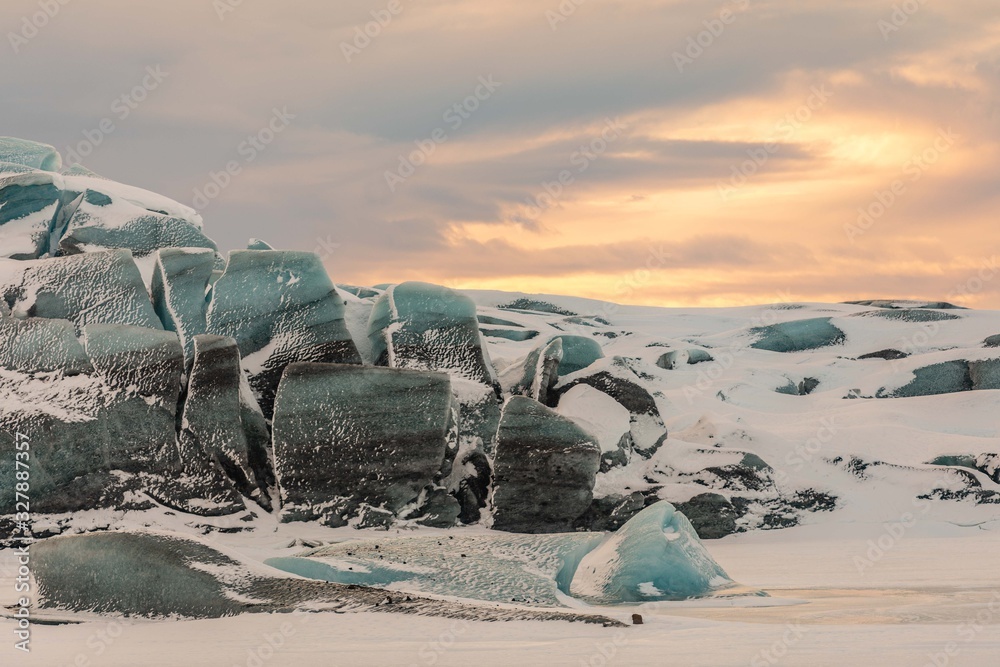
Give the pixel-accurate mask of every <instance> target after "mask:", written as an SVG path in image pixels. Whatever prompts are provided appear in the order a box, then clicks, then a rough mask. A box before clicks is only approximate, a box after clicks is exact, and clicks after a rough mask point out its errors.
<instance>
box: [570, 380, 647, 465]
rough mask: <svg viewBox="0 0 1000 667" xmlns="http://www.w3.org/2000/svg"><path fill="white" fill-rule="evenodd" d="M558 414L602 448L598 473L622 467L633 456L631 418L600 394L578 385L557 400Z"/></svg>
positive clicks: (611, 400)
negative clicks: (587, 434) (576, 425)
mask: <svg viewBox="0 0 1000 667" xmlns="http://www.w3.org/2000/svg"><path fill="white" fill-rule="evenodd" d="M557 412H558V413H559V414H561V415H563V416H564V417H568V418H570V419H572V420H573V421H574V422H576V423H577V424H578V425H579V426H580V427H581V428H583V430H585V431H586V432H587V433H590V434H591V435H592V436H594V438H595V439H596V440H597V444H599V445H600V446H601V470H602V471H607V470H610V469H611V468H612V467H614V466H621V465H625V464H626V463H628V461H629V456H630V454H631V453H632V435H631V428H632V415H631V414H630V413H629V411H628V410H627V409H625V406H623V405H622V404H621V403H619V402H618V401H616V400H615V399H613V398H611V397H610V396H608V395H607V394H605V393H604V392H603V391H598V390H597V389H594V388H593V387H591V386H588V385H585V384H578V385H576V386H574V387H573V388H572V389H570V390H569V391H567V392H566V393H565V394H563V395H562V396H561V397H560V399H559V407H558V408H557Z"/></svg>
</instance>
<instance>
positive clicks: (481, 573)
mask: <svg viewBox="0 0 1000 667" xmlns="http://www.w3.org/2000/svg"><path fill="white" fill-rule="evenodd" d="M267 564H268V565H271V566H272V567H276V568H278V569H280V570H284V571H286V572H291V573H293V574H298V575H300V576H304V577H308V578H310V579H320V580H323V581H334V582H339V583H344V584H358V585H363V586H380V587H384V588H391V589H396V590H404V591H411V592H416V593H432V594H437V595H453V596H456V597H461V598H468V599H475V600H486V601H490V602H507V603H511V602H513V603H518V604H524V605H534V606H560V605H563V604H564V603H565V602H566V596H573V597H578V598H582V599H584V600H586V601H587V602H591V603H595V604H618V603H625V602H645V601H656V600H678V599H686V598H690V597H699V596H704V595H709V594H711V593H713V592H714V591H716V590H719V589H722V588H726V587H730V586H733V582H732V580H730V579H729V577H728V576H727V575H726V573H725V571H723V569H722V568H721V567H720V566H719V565H718V564H717V563H716V562H715V561H714V560H713V559H712V557H711V556H710V555H709V554H708V552H707V551H706V550H705V548H704V546H703V545H702V544H701V542H700V541H699V539H698V537H697V535H695V533H694V530H693V529H692V528H691V524H690V523H689V522H688V521H687V519H685V518H684V516H683V515H682V514H680V513H679V512H676V511H675V510H674V507H673V506H672V505H670V504H669V503H666V502H660V503H657V504H656V505H653V506H651V507H649V508H647V509H645V510H643V511H642V512H640V513H639V514H638V515H636V516H635V517H633V518H632V520H631V521H629V522H628V523H626V524H625V525H624V526H623V527H622V528H621V529H620V530H619V531H618V532H617V533H613V534H605V533H563V534H555V535H517V534H497V533H489V534H479V535H463V534H461V533H459V534H449V535H442V536H439V537H403V538H391V539H383V540H357V541H351V542H343V543H339V544H334V545H330V546H325V547H320V548H318V549H312V550H309V551H306V552H304V553H302V554H300V555H298V556H295V557H290V558H272V559H270V560H268V561H267Z"/></svg>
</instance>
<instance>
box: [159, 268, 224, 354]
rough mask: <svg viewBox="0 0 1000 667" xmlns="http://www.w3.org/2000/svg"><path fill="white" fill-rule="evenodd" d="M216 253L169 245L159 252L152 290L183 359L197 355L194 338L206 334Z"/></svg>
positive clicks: (162, 318)
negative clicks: (182, 350) (179, 342)
mask: <svg viewBox="0 0 1000 667" xmlns="http://www.w3.org/2000/svg"><path fill="white" fill-rule="evenodd" d="M214 264H215V252H213V251H212V250H209V249H187V248H166V249H163V250H160V251H159V252H157V257H156V266H155V268H154V270H153V278H152V285H151V291H152V295H153V307H154V308H155V309H156V314H157V315H158V316H159V318H160V321H161V322H162V323H163V327H164V328H165V329H166V330H167V331H174V332H176V333H177V336H178V337H179V338H180V340H181V344H182V345H183V346H184V358H185V359H186V360H187V363H188V365H190V363H191V360H192V359H193V358H194V337H195V336H197V335H199V334H203V333H205V329H206V327H207V324H206V321H205V313H206V311H207V309H208V301H207V298H208V297H207V293H208V283H209V281H210V280H211V278H212V268H213V266H214Z"/></svg>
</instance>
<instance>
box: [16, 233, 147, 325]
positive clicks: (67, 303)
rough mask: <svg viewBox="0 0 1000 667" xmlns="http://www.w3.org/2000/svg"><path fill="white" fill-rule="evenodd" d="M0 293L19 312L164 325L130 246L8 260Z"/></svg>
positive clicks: (84, 322)
mask: <svg viewBox="0 0 1000 667" xmlns="http://www.w3.org/2000/svg"><path fill="white" fill-rule="evenodd" d="M0 293H2V294H3V295H4V297H5V298H6V300H7V303H9V304H11V306H12V312H13V314H14V315H15V316H18V317H46V318H50V319H63V320H70V321H71V322H73V323H74V324H75V325H76V328H77V331H78V332H79V331H82V329H83V327H84V326H85V325H87V324H128V325H132V326H138V327H145V328H148V329H162V328H163V325H162V324H161V323H160V320H159V318H158V317H157V316H156V312H155V311H154V310H153V304H152V303H151V302H150V300H149V294H148V293H147V292H146V287H145V286H144V285H143V282H142V276H141V275H140V273H139V269H138V268H136V265H135V262H134V261H132V256H131V254H130V253H129V251H127V250H112V251H109V252H102V253H88V254H84V255H74V256H71V257H59V258H55V259H45V260H34V261H26V262H14V261H7V262H4V261H2V260H0Z"/></svg>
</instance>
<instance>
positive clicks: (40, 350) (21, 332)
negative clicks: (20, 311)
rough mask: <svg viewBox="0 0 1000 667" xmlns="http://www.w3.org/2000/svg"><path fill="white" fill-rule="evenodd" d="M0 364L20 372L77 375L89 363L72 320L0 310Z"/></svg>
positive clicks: (87, 369) (89, 369) (87, 371)
mask: <svg viewBox="0 0 1000 667" xmlns="http://www.w3.org/2000/svg"><path fill="white" fill-rule="evenodd" d="M0 368H6V369H8V370H12V371H20V372H22V373H39V372H41V373H47V372H59V373H62V374H64V375H80V374H81V373H89V372H92V371H93V370H94V369H93V366H92V365H91V363H90V359H89V358H88V357H87V353H86V352H85V351H84V349H83V346H82V345H81V344H80V341H79V340H78V339H77V337H76V330H75V329H74V327H73V323H72V322H68V321H67V320H47V319H43V318H38V317H29V318H28V319H25V320H19V319H16V318H14V317H11V316H9V315H4V314H3V313H0Z"/></svg>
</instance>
